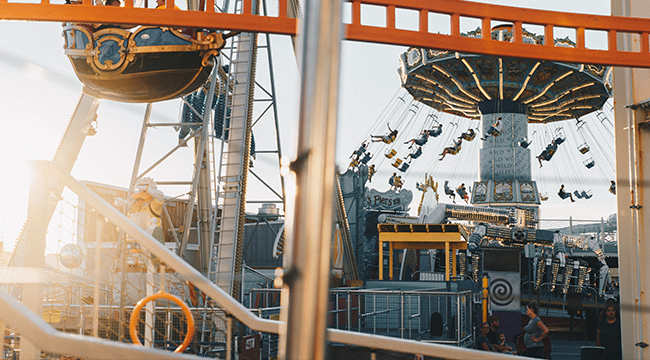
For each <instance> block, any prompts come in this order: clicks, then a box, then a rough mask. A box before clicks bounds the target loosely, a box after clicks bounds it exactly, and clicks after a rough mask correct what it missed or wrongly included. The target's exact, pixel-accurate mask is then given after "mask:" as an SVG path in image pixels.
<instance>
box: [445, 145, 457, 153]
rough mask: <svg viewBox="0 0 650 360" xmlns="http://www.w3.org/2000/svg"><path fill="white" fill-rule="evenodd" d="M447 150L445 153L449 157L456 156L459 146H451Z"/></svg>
mask: <svg viewBox="0 0 650 360" xmlns="http://www.w3.org/2000/svg"><path fill="white" fill-rule="evenodd" d="M447 149H449V150H448V151H447V152H448V153H449V154H450V155H456V154H458V152H459V151H460V145H458V146H452V147H449V148H447Z"/></svg>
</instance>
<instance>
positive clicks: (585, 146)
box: [578, 143, 590, 154]
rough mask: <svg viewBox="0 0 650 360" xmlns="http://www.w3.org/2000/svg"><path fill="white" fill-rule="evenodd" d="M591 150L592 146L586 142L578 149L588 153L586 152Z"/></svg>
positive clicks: (582, 152)
mask: <svg viewBox="0 0 650 360" xmlns="http://www.w3.org/2000/svg"><path fill="white" fill-rule="evenodd" d="M589 150H590V147H589V145H587V143H584V144H582V145H580V146H578V151H580V153H581V154H586V153H588V152H589Z"/></svg>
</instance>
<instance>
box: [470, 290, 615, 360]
mask: <svg viewBox="0 0 650 360" xmlns="http://www.w3.org/2000/svg"><path fill="white" fill-rule="evenodd" d="M538 313H539V307H538V305H537V302H536V301H531V302H530V303H528V305H526V315H527V316H528V318H529V321H528V324H526V326H524V327H523V331H522V333H521V334H519V335H517V336H516V337H515V339H516V348H513V347H511V346H509V345H508V344H507V343H506V337H505V335H504V333H503V332H499V331H498V330H499V328H500V326H501V319H500V318H499V317H498V316H495V315H492V316H490V317H489V318H488V319H487V320H488V321H486V322H483V323H482V324H481V326H480V333H479V334H478V336H477V337H476V341H475V343H474V344H475V348H476V349H478V350H482V351H491V352H498V353H504V354H513V355H519V356H526V357H531V358H538V359H550V358H551V354H550V340H549V337H548V336H549V329H548V327H547V326H546V325H545V324H544V322H543V321H542V320H541V319H540V317H539V315H538ZM596 346H598V347H602V348H604V350H603V349H600V351H604V358H605V359H608V360H620V359H622V350H621V322H620V318H619V312H618V305H617V303H616V302H615V301H614V300H613V299H610V300H608V301H607V303H606V304H605V308H604V309H603V311H602V312H601V313H600V316H599V321H598V329H597V334H596Z"/></svg>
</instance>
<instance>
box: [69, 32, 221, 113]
mask: <svg viewBox="0 0 650 360" xmlns="http://www.w3.org/2000/svg"><path fill="white" fill-rule="evenodd" d="M63 35H64V39H65V45H64V49H65V54H66V55H67V56H68V58H69V59H70V62H71V63H72V67H73V68H74V71H75V73H76V75H77V77H78V78H79V80H80V81H81V83H83V85H84V86H85V89H84V92H86V93H88V94H89V95H92V96H95V97H98V98H103V99H109V100H114V101H121V102H129V103H144V102H156V101H163V100H169V99H175V98H179V97H183V96H186V95H188V94H191V93H193V92H195V91H196V90H197V89H198V88H199V87H200V86H201V85H202V84H204V83H205V82H206V81H207V80H208V78H209V77H210V73H211V72H212V68H213V67H214V62H213V61H212V58H213V57H214V56H216V55H218V54H219V51H220V50H221V49H222V48H223V47H224V45H225V44H226V42H225V39H224V37H223V34H220V33H215V32H210V33H208V32H197V33H196V37H190V36H187V35H185V34H183V33H182V32H181V30H180V29H174V28H168V27H154V26H141V27H139V28H137V30H136V31H134V32H131V31H129V30H125V29H121V28H117V27H116V28H106V29H101V30H96V31H91V30H90V28H89V27H88V26H82V25H66V26H65V27H64V29H63Z"/></svg>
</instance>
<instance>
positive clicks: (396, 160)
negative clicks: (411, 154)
mask: <svg viewBox="0 0 650 360" xmlns="http://www.w3.org/2000/svg"><path fill="white" fill-rule="evenodd" d="M391 165H393V167H395V168H399V166H400V165H402V159H395V160H394V161H393V163H392V164H391Z"/></svg>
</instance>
